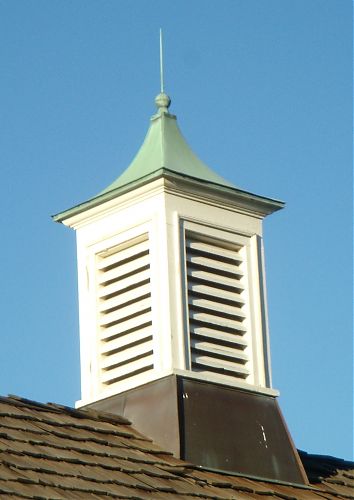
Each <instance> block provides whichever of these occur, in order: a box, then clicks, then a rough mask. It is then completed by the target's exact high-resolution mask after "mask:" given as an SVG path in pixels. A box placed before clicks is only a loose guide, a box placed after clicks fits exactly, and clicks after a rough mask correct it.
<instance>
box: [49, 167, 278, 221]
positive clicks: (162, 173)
mask: <svg viewBox="0 0 354 500" xmlns="http://www.w3.org/2000/svg"><path fill="white" fill-rule="evenodd" d="M160 177H165V178H169V179H183V180H186V181H192V182H195V183H198V184H200V185H202V186H204V187H209V188H210V189H216V190H217V191H219V192H224V193H229V194H234V195H235V194H237V195H239V196H241V197H242V198H244V199H245V200H246V199H247V200H248V201H251V200H253V201H257V202H258V203H261V204H262V205H264V206H265V207H268V210H266V215H268V214H270V213H273V212H276V211H278V210H281V209H282V208H284V206H285V202H283V201H280V200H277V199H274V198H268V197H266V196H261V195H257V194H254V193H251V192H250V191H245V190H242V189H239V188H236V187H232V186H225V185H223V184H219V183H216V182H210V181H204V180H202V179H200V178H197V177H193V176H192V175H184V174H181V173H179V172H175V171H173V170H170V169H168V168H165V167H162V168H159V169H157V170H155V171H154V172H151V173H149V174H148V175H146V176H144V177H141V178H140V179H138V180H136V181H133V182H130V183H127V184H125V185H123V186H120V187H118V188H116V189H113V190H111V191H108V192H104V193H102V194H99V195H98V196H95V197H93V198H90V199H89V200H87V201H85V202H83V203H80V204H79V205H75V206H74V207H72V208H69V209H67V210H64V211H63V212H59V213H57V214H55V215H52V216H51V217H52V219H53V220H54V222H64V221H65V220H66V219H68V218H70V217H73V216H75V215H79V214H80V213H82V212H85V211H86V210H89V209H90V208H95V207H97V206H99V205H101V204H103V203H105V202H107V201H110V200H112V199H114V198H116V197H118V196H120V195H122V194H125V193H127V192H128V191H132V190H133V189H136V188H138V187H141V186H143V185H145V184H148V183H149V182H152V181H154V180H156V179H159V178H160Z"/></svg>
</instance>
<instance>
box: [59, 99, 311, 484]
mask: <svg viewBox="0 0 354 500" xmlns="http://www.w3.org/2000/svg"><path fill="white" fill-rule="evenodd" d="M155 103H156V105H157V108H158V110H157V113H156V114H155V115H154V116H153V117H152V118H151V122H150V127H149V130H148V132H147V135H146V138H145V140H144V142H143V144H142V146H141V148H140V150H139V151H138V153H137V155H136V156H135V158H134V159H133V161H132V163H131V164H130V165H129V167H128V168H127V169H126V170H125V171H123V173H122V174H121V175H120V176H119V177H118V178H117V179H116V180H115V181H114V182H113V183H112V184H110V185H109V186H108V187H107V188H106V189H105V190H103V191H102V192H101V193H100V194H99V195H97V196H95V197H94V198H92V199H90V200H88V201H87V202H84V203H82V204H80V205H78V206H76V207H74V208H71V209H69V210H67V211H65V212H62V213H60V214H58V215H57V216H55V220H56V221H59V222H62V223H64V224H66V225H67V226H69V227H72V228H74V229H75V230H76V234H77V254H78V281H79V306H80V345H81V379H82V381H81V385H82V399H81V401H79V402H78V403H77V405H78V406H86V407H91V408H95V409H100V410H108V411H110V412H113V413H119V414H122V415H125V416H126V417H128V418H129V419H130V420H132V421H133V423H134V424H135V425H136V426H137V427H138V428H139V429H141V431H143V432H144V433H146V434H147V435H149V436H150V437H152V438H153V439H154V440H155V441H156V442H158V443H159V444H160V445H162V446H163V447H164V448H167V449H169V450H170V451H171V452H173V453H174V454H175V455H176V456H179V457H182V458H185V459H186V460H189V461H192V462H193V463H195V464H197V465H200V466H205V467H209V468H215V469H222V470H229V471H234V472H239V473H243V474H250V475H258V476H261V477H267V478H271V479H281V480H285V481H290V482H304V481H306V478H305V475H304V472H303V469H302V467H301V465H300V461H299V458H298V456H297V453H296V451H295V449H294V446H293V443H292V441H291V437H290V436H289V433H288V431H287V428H286V425H285V423H284V421H283V419H282V416H281V413H280V410H279V408H278V405H277V401H276V396H277V394H278V393H277V391H275V390H274V389H273V388H272V385H271V365H270V354H269V351H270V349H269V336H268V321H267V305H266V287H265V279H264V258H263V239H262V220H263V218H264V217H265V216H267V215H269V214H271V213H272V212H274V211H276V210H279V209H280V208H282V207H283V203H282V202H279V201H276V200H272V199H269V198H265V197H262V196H258V195H255V194H252V193H249V192H246V191H242V190H240V189H239V188H237V187H235V186H233V185H232V184H231V183H229V182H228V181H226V180H224V179H223V178H222V177H220V176H219V175H217V174H216V173H214V172H213V171H212V170H211V169H210V168H209V167H207V166H206V165H205V164H204V163H203V162H202V161H201V160H200V159H199V158H198V157H197V156H196V155H195V154H194V153H193V151H192V150H191V148H190V147H189V145H188V144H187V143H186V141H185V139H184V138H183V136H182V134H181V132H180V130H179V128H178V125H177V121H176V117H175V115H172V114H170V112H169V106H170V103H171V100H170V98H169V97H168V96H167V95H166V94H164V93H161V94H159V95H158V96H157V98H156V100H155Z"/></svg>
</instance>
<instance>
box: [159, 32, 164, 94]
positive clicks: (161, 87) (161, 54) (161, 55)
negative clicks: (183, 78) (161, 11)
mask: <svg viewBox="0 0 354 500" xmlns="http://www.w3.org/2000/svg"><path fill="white" fill-rule="evenodd" d="M162 48H163V43H162V28H160V89H161V94H163V93H164V85H163V50H162Z"/></svg>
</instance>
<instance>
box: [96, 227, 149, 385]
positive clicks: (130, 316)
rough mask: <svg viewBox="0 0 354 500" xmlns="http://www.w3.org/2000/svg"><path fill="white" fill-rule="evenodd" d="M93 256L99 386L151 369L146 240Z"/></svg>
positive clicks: (133, 241)
mask: <svg viewBox="0 0 354 500" xmlns="http://www.w3.org/2000/svg"><path fill="white" fill-rule="evenodd" d="M97 257H98V262H97V267H98V290H97V292H98V300H99V328H100V350H101V352H100V354H101V356H100V371H101V382H102V383H103V384H112V383H114V382H118V381H120V380H123V379H127V378H130V377H133V376H135V375H137V374H139V373H142V372H145V371H147V370H151V369H152V368H153V357H152V356H153V348H152V320H151V289H150V256H149V241H148V237H147V235H145V236H143V237H140V238H136V239H134V240H130V241H129V242H127V243H125V244H124V245H120V246H117V247H115V248H113V249H110V250H109V251H107V252H104V253H101V254H99V255H98V256H97Z"/></svg>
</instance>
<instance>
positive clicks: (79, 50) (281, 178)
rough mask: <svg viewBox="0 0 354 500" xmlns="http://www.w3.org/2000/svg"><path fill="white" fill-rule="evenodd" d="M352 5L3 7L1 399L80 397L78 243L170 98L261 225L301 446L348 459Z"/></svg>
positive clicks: (68, 1) (274, 341) (283, 381)
mask: <svg viewBox="0 0 354 500" xmlns="http://www.w3.org/2000/svg"><path fill="white" fill-rule="evenodd" d="M351 9H352V3H351V1H350V0H347V1H346V0H268V1H266V2H265V1H264V0H232V1H231V0H223V1H220V2H216V1H208V0H204V1H198V0H193V1H184V0H182V1H179V2H173V1H157V0H154V1H151V2H148V1H142V0H141V1H128V0H120V1H113V0H105V1H102V0H75V1H73V0H60V1H59V0H51V1H45V0H32V1H25V0H0V61H1V85H0V165H1V176H2V194H1V197H0V203H1V207H0V214H1V230H2V238H1V246H0V252H1V259H0V266H1V268H0V269H1V277H2V279H1V282H0V294H1V301H0V308H1V311H0V313H1V318H2V322H1V330H0V331H1V352H0V357H1V358H0V393H1V394H8V393H12V394H18V395H21V396H23V397H27V398H32V399H36V400H39V401H55V402H60V403H64V404H68V405H73V404H74V402H75V401H76V400H77V399H79V397H80V380H79V377H80V374H79V336H78V311H77V288H76V260H75V259H76V256H75V237H74V233H73V232H72V231H71V230H69V229H67V228H65V227H63V226H61V225H59V224H55V223H54V222H52V221H51V219H50V215H51V214H54V213H57V212H60V211H62V210H64V209H66V208H69V207H71V206H73V205H75V204H77V203H79V202H81V201H84V200H86V199H88V198H89V197H91V196H93V195H94V194H96V193H98V192H99V191H100V190H101V189H103V188H104V187H106V186H107V185H108V184H109V183H110V182H111V181H112V180H113V179H115V178H116V177H117V176H118V175H119V174H120V173H121V172H122V170H123V169H124V168H125V167H126V166H127V165H128V164H129V163H130V161H131V159H132V157H133V156H134V154H135V153H136V151H137V149H138V147H139V146H140V144H141V142H142V140H143V138H144V135H145V132H146V130H147V127H148V123H149V118H150V116H151V115H152V114H153V113H154V97H155V95H156V94H157V93H158V92H159V60H158V55H159V54H158V51H159V47H158V44H159V42H158V30H159V27H160V26H162V27H163V29H164V39H165V87H166V91H167V92H168V93H169V95H170V96H171V98H172V105H171V112H173V113H175V114H177V116H178V121H179V125H180V127H181V129H182V131H183V134H184V135H185V137H186V138H187V139H188V142H189V143H190V145H191V146H192V148H193V150H194V151H195V152H196V153H197V154H198V156H199V157H200V158H201V159H202V160H203V161H204V162H205V163H207V164H208V165H209V166H211V167H212V168H213V169H214V170H215V171H217V172H218V173H219V174H221V175H222V176H223V177H225V178H227V179H228V180H230V181H231V182H233V183H234V184H236V185H237V186H239V187H240V188H242V189H245V190H249V191H252V192H255V193H257V194H261V195H265V196H269V197H274V198H278V199H281V200H284V201H286V202H287V205H286V208H285V209H284V210H282V211H281V212H279V213H277V214H274V215H272V216H271V217H269V219H267V220H266V222H265V232H264V236H265V250H266V273H267V285H268V303H269V317H270V333H271V349H272V365H273V382H274V387H275V388H277V389H279V390H280V392H281V396H280V398H279V402H280V405H281V408H282V410H283V412H284V415H285V418H286V420H287V423H288V425H289V428H290V431H291V433H292V436H293V438H294V440H295V444H296V445H297V446H298V447H299V448H301V449H305V450H307V451H310V452H317V453H327V454H333V455H337V456H341V457H345V458H350V456H351V454H352V442H353V441H352V401H353V386H352V356H353V350H352V314H351V311H352V286H351V283H352V253H351V245H352V220H351V206H352V173H351V171H352V158H351V151H352V135H351V132H352V128H351V94H352V89H351V80H352V78H351V74H352V72H351V60H352V56H351V20H352V14H351Z"/></svg>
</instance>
